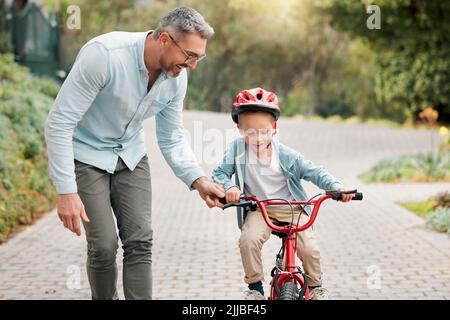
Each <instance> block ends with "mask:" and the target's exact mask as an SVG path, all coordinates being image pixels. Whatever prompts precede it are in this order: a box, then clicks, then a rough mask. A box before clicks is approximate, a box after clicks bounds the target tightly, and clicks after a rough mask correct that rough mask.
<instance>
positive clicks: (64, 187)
mask: <svg viewBox="0 0 450 320" xmlns="http://www.w3.org/2000/svg"><path fill="white" fill-rule="evenodd" d="M54 184H55V188H56V191H57V192H58V194H67V193H77V192H78V188H77V183H76V181H69V182H59V183H54Z"/></svg>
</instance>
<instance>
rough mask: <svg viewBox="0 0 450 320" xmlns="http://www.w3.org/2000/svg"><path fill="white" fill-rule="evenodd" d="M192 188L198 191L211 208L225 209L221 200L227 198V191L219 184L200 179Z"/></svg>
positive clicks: (204, 178) (205, 178)
mask: <svg viewBox="0 0 450 320" xmlns="http://www.w3.org/2000/svg"><path fill="white" fill-rule="evenodd" d="M192 187H193V188H195V189H196V190H197V191H198V193H199V194H200V197H202V199H203V200H204V201H205V202H206V205H207V206H208V207H209V208H213V207H223V204H221V203H220V202H219V198H223V197H225V190H224V189H223V188H222V187H221V186H219V185H218V184H215V183H214V182H212V181H210V180H209V179H208V178H207V177H200V178H198V179H197V180H195V181H194V183H192Z"/></svg>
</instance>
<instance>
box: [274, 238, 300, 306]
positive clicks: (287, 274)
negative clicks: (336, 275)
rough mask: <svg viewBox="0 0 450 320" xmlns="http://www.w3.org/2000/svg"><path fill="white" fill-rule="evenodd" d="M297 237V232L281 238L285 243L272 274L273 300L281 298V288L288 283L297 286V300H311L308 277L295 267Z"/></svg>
mask: <svg viewBox="0 0 450 320" xmlns="http://www.w3.org/2000/svg"><path fill="white" fill-rule="evenodd" d="M296 236H297V234H296V233H295V232H293V233H290V234H289V235H288V234H284V235H283V236H280V237H281V238H282V241H283V244H282V252H281V254H277V257H276V262H275V267H274V268H273V269H272V272H271V275H272V280H271V282H270V285H271V294H270V299H271V300H276V299H279V298H280V295H281V288H282V286H283V285H284V284H286V283H294V284H295V285H296V286H297V292H296V294H295V299H296V300H308V299H309V289H308V281H307V275H306V274H305V273H304V272H303V270H302V269H301V268H300V267H297V266H296V265H295V257H296ZM298 287H300V289H298Z"/></svg>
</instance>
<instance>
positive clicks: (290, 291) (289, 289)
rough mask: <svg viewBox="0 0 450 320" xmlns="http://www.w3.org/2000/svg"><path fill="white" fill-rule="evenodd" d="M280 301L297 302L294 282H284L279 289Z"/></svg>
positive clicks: (296, 288)
mask: <svg viewBox="0 0 450 320" xmlns="http://www.w3.org/2000/svg"><path fill="white" fill-rule="evenodd" d="M279 299H280V300H298V287H297V283H295V282H285V283H283V285H282V286H281V289H280V297H279Z"/></svg>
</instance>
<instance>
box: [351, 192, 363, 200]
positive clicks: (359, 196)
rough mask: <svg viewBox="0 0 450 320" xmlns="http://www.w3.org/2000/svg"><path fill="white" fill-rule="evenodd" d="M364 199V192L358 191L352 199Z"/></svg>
mask: <svg viewBox="0 0 450 320" xmlns="http://www.w3.org/2000/svg"><path fill="white" fill-rule="evenodd" d="M362 199H363V194H362V192H357V193H356V194H355V196H354V197H353V198H352V200H362Z"/></svg>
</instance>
